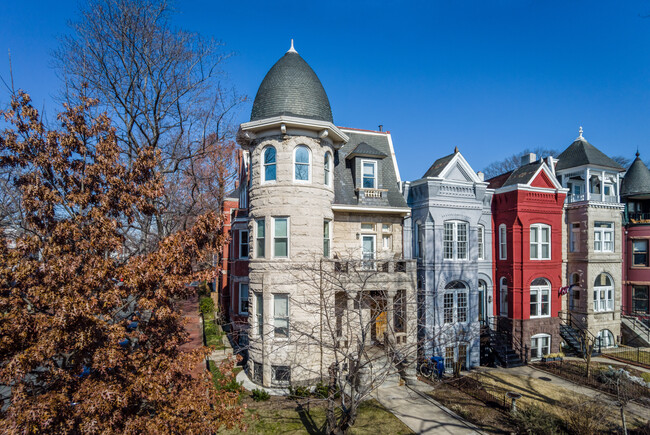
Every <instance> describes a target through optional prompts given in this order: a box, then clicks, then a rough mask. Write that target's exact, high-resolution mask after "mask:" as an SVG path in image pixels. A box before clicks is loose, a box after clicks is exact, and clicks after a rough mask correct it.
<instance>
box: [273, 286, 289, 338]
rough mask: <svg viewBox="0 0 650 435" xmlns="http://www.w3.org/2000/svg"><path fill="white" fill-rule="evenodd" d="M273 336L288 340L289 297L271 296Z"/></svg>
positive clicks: (281, 295) (282, 295)
mask: <svg viewBox="0 0 650 435" xmlns="http://www.w3.org/2000/svg"><path fill="white" fill-rule="evenodd" d="M273 334H274V336H275V337H276V338H278V337H280V338H289V295H286V294H274V295H273Z"/></svg>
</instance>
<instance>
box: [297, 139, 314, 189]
mask: <svg viewBox="0 0 650 435" xmlns="http://www.w3.org/2000/svg"><path fill="white" fill-rule="evenodd" d="M293 160H294V170H293V179H294V180H296V181H310V180H311V153H310V152H309V148H307V147H306V146H305V145H298V146H297V147H296V149H295V151H294V153H293Z"/></svg>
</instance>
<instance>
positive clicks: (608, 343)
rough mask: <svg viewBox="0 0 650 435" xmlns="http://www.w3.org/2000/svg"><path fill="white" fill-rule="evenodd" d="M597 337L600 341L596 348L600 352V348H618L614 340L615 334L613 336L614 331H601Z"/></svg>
mask: <svg viewBox="0 0 650 435" xmlns="http://www.w3.org/2000/svg"><path fill="white" fill-rule="evenodd" d="M597 337H598V341H597V342H596V347H597V348H598V350H600V348H608V347H615V346H616V339H614V334H612V331H610V330H609V329H601V330H600V331H598V336H597ZM603 339H604V340H603ZM603 341H604V343H603Z"/></svg>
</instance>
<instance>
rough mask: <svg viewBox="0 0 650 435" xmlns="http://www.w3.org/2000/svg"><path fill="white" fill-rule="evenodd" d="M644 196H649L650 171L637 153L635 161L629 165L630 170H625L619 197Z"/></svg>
mask: <svg viewBox="0 0 650 435" xmlns="http://www.w3.org/2000/svg"><path fill="white" fill-rule="evenodd" d="M644 194H645V195H649V194H650V170H648V167H647V166H646V165H645V163H643V160H641V158H640V157H639V153H638V152H637V153H636V159H634V161H633V162H632V164H631V165H630V169H628V170H627V173H626V174H625V178H624V179H623V184H622V185H621V196H622V197H628V196H634V195H644Z"/></svg>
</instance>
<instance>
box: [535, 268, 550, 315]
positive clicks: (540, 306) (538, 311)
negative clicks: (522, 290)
mask: <svg viewBox="0 0 650 435" xmlns="http://www.w3.org/2000/svg"><path fill="white" fill-rule="evenodd" d="M550 298H551V283H550V282H549V281H548V280H546V279H544V278H537V279H536V280H535V281H533V283H532V284H531V286H530V317H531V319H532V318H535V317H550V316H551V299H550Z"/></svg>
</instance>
